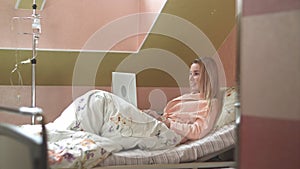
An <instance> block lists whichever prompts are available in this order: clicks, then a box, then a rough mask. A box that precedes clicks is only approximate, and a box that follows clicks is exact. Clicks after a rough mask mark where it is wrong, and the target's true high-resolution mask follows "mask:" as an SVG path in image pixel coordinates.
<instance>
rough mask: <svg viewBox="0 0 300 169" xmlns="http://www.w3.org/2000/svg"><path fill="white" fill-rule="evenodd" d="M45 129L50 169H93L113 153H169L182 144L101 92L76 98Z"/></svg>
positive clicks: (158, 124)
mask: <svg viewBox="0 0 300 169" xmlns="http://www.w3.org/2000/svg"><path fill="white" fill-rule="evenodd" d="M24 127H25V126H24ZM28 127H29V126H28ZM46 128H47V131H48V132H47V134H48V155H49V165H50V168H92V167H93V166H95V165H96V164H98V163H99V162H100V161H102V160H103V159H105V158H106V157H108V156H109V155H110V154H111V153H114V152H119V151H121V150H128V149H135V148H138V149H142V150H160V149H168V148H170V147H174V146H176V145H177V144H179V143H180V141H181V137H180V136H179V135H177V134H176V133H175V132H174V131H172V130H170V129H169V128H168V127H166V126H165V125H164V124H163V123H162V122H160V121H157V120H156V119H154V118H152V117H151V116H149V115H147V114H145V113H143V112H142V111H140V110H139V109H137V108H136V107H135V106H133V105H131V104H129V103H127V102H126V101H124V100H123V99H121V98H119V97H117V96H115V95H113V94H112V93H109V92H105V91H101V90H92V91H89V92H87V93H86V94H84V95H82V96H81V97H79V98H77V99H76V100H75V101H74V102H73V103H72V104H71V105H70V106H69V107H68V108H67V109H66V110H65V111H64V112H63V113H62V114H61V115H60V116H59V117H58V118H57V119H56V120H55V121H54V122H53V123H49V124H47V125H46Z"/></svg>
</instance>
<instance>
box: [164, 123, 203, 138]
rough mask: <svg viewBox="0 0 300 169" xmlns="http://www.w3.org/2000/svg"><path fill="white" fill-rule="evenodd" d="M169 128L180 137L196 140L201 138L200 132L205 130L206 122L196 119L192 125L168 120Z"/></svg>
mask: <svg viewBox="0 0 300 169" xmlns="http://www.w3.org/2000/svg"><path fill="white" fill-rule="evenodd" d="M169 123H170V126H169V128H170V129H172V130H174V131H175V132H176V133H178V134H179V135H181V136H182V137H184V138H186V139H189V140H197V139H200V138H201V136H203V133H202V131H204V130H205V128H206V126H207V125H206V122H205V121H204V120H202V119H197V120H196V121H195V122H194V123H192V124H187V123H180V122H175V121H172V120H169Z"/></svg>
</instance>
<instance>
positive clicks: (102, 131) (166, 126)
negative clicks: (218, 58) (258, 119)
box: [47, 57, 220, 149]
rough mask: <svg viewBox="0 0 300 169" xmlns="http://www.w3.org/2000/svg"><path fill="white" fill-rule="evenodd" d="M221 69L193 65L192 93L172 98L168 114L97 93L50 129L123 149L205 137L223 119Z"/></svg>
mask: <svg viewBox="0 0 300 169" xmlns="http://www.w3.org/2000/svg"><path fill="white" fill-rule="evenodd" d="M217 71H218V70H217V66H216V64H215V62H214V60H213V59H211V58H210V57H201V58H199V59H196V60H195V61H193V63H192V64H191V66H190V75H189V81H190V89H191V93H189V94H185V95H182V96H180V97H178V98H175V99H173V100H171V101H170V102H169V103H168V104H167V105H166V107H165V109H164V113H163V115H162V116H159V115H158V114H157V113H155V112H154V111H152V110H144V111H141V110H139V109H138V108H136V107H135V106H133V105H131V104H129V103H127V102H126V101H124V100H123V99H121V98H119V97H117V96H115V95H113V94H112V93H109V92H105V91H101V90H92V91H89V92H87V93H85V94H84V95H82V96H80V97H78V98H77V99H76V100H75V101H74V102H73V103H72V104H71V105H70V106H69V107H68V108H67V109H66V110H65V111H64V112H63V113H62V114H61V116H60V117H58V118H57V119H56V120H55V121H54V122H53V123H49V124H47V128H55V129H60V130H65V129H68V130H73V131H74V130H75V131H86V132H90V133H93V134H96V135H99V136H102V137H106V138H109V139H111V140H113V141H114V142H115V143H118V144H120V145H121V146H122V147H123V149H130V148H134V147H139V148H143V149H163V148H168V147H172V146H176V145H177V144H179V143H183V142H185V141H187V140H196V139H200V138H202V137H204V136H205V135H207V134H208V133H209V132H210V131H211V129H212V128H213V125H214V123H215V121H216V119H217V116H218V115H219V114H218V112H219V106H218V105H219V103H220V102H219V101H218V99H217V98H219V97H218V94H219V93H220V92H219V84H218V77H217V75H218V72H217ZM144 112H146V113H144ZM149 115H150V116H149ZM151 116H152V117H151ZM153 117H154V118H153ZM156 119H157V120H156Z"/></svg>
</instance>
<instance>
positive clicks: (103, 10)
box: [0, 0, 166, 52]
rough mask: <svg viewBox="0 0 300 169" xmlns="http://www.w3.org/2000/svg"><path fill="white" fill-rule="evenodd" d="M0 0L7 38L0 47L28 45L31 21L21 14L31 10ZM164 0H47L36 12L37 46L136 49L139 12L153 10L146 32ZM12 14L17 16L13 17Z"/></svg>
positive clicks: (0, 28) (27, 13)
mask: <svg viewBox="0 0 300 169" xmlns="http://www.w3.org/2000/svg"><path fill="white" fill-rule="evenodd" d="M0 1H1V10H0V23H1V26H0V31H1V32H2V33H3V37H1V38H2V39H6V40H3V41H0V48H15V47H18V48H29V49H30V48H31V40H32V37H31V36H30V35H24V33H31V32H32V29H31V24H32V21H31V20H30V19H24V17H30V16H31V14H32V10H20V9H14V1H10V2H6V1H5V0H0ZM2 1H3V2H2ZM165 2H166V0H142V1H141V0H109V1H108V0H97V1H95V0H64V1H59V0H49V1H47V2H46V4H45V6H44V9H43V10H42V11H38V12H37V13H38V14H40V16H41V17H42V19H41V30H42V34H41V36H40V38H39V45H38V47H39V48H40V49H46V50H76V51H78V50H93V51H94V50H96V51H103V50H104V51H106V50H113V51H126V52H128V51H131V52H135V51H137V50H138V49H139V47H140V46H141V44H140V43H142V42H144V38H145V37H146V36H145V35H144V36H139V35H138V34H139V31H140V27H141V24H144V23H141V22H140V19H139V18H140V16H139V14H141V13H144V12H154V13H156V15H155V17H151V18H148V20H147V22H150V23H148V25H149V26H148V27H145V26H143V29H144V30H145V29H146V31H145V32H149V31H150V29H151V26H152V25H153V24H154V22H155V19H156V17H157V16H158V14H159V13H160V11H161V9H162V8H163V6H164V4H165ZM146 5H147V7H146ZM13 17H19V19H18V18H15V19H14V20H12V18H13ZM20 17H22V18H20ZM18 33H19V35H18ZM20 33H21V34H20ZM91 39H92V40H91ZM95 39H96V40H97V41H95ZM141 39H142V40H141Z"/></svg>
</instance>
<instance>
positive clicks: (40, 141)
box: [0, 106, 48, 169]
mask: <svg viewBox="0 0 300 169" xmlns="http://www.w3.org/2000/svg"><path fill="white" fill-rule="evenodd" d="M0 113H13V114H18V115H23V116H24V115H25V116H31V117H32V124H35V122H38V124H39V125H40V126H41V132H40V135H33V134H32V133H28V132H27V131H25V130H24V129H23V128H21V127H20V126H16V125H13V124H8V123H1V122H0V136H1V137H0V141H1V138H2V137H3V136H4V137H5V138H9V139H12V140H14V141H16V142H18V143H20V144H23V145H25V146H26V147H28V149H29V151H30V155H31V157H30V159H31V166H32V168H33V169H47V167H48V153H47V133H46V127H45V122H44V121H45V120H44V116H43V115H42V113H43V110H42V109H41V108H37V107H20V108H11V107H2V106H0ZM4 137H3V139H2V140H4ZM2 146H5V145H2ZM0 153H4V154H3V155H4V156H6V155H9V152H0ZM15 160H17V159H15ZM0 168H1V167H0Z"/></svg>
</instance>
